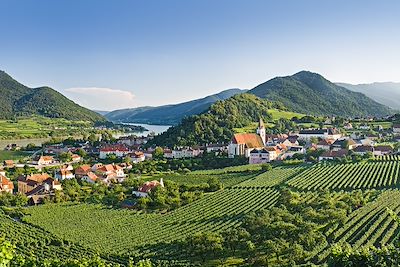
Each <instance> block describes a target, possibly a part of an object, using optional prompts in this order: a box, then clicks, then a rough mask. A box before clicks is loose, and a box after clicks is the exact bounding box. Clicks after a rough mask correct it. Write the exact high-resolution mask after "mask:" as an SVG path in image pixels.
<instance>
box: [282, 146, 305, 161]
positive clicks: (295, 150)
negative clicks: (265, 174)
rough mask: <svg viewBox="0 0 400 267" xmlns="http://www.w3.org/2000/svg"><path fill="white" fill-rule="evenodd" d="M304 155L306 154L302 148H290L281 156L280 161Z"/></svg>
mask: <svg viewBox="0 0 400 267" xmlns="http://www.w3.org/2000/svg"><path fill="white" fill-rule="evenodd" d="M305 153H306V150H305V148H304V147H303V146H291V147H289V148H288V150H286V151H285V153H284V154H283V155H282V159H286V158H291V157H293V156H294V155H295V154H305Z"/></svg>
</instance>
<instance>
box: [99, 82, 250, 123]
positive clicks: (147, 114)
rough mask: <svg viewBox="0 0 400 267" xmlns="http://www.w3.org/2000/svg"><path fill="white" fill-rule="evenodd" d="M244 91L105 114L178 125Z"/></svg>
mask: <svg viewBox="0 0 400 267" xmlns="http://www.w3.org/2000/svg"><path fill="white" fill-rule="evenodd" d="M244 92H246V90H241V89H228V90H225V91H222V92H220V93H218V94H215V95H210V96H207V97H204V98H201V99H196V100H192V101H189V102H184V103H180V104H175V105H165V106H159V107H139V108H131V109H121V110H115V111H112V112H110V113H107V114H106V115H105V116H106V118H108V119H109V120H111V121H115V122H133V123H147V124H161V125H162V124H163V125H176V124H178V123H179V122H180V121H181V120H182V119H183V118H184V117H187V116H191V115H196V114H200V113H202V112H203V111H205V110H207V109H208V108H209V107H210V106H211V105H212V104H213V103H215V102H217V101H219V100H225V99H228V98H230V97H232V96H234V95H237V94H240V93H244Z"/></svg>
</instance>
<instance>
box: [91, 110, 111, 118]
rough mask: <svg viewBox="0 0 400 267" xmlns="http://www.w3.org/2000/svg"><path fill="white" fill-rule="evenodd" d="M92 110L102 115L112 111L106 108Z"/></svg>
mask: <svg viewBox="0 0 400 267" xmlns="http://www.w3.org/2000/svg"><path fill="white" fill-rule="evenodd" d="M92 111H94V112H96V113H98V114H100V115H102V116H104V115H106V114H107V113H110V111H105V110H94V109H93V110H92Z"/></svg>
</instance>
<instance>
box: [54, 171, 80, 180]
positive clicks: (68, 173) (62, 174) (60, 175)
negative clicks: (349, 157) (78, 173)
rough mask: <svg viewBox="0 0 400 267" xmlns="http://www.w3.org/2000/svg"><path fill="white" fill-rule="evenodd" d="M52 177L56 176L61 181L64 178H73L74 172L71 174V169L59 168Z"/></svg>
mask: <svg viewBox="0 0 400 267" xmlns="http://www.w3.org/2000/svg"><path fill="white" fill-rule="evenodd" d="M54 178H56V179H57V180H59V181H63V180H65V179H68V180H70V179H74V178H75V174H73V173H72V171H70V170H68V169H59V170H58V171H56V173H55V174H54Z"/></svg>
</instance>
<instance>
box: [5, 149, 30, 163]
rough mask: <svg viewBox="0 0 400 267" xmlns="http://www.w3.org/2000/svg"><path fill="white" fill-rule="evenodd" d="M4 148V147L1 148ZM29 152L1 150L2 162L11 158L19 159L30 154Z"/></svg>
mask: <svg viewBox="0 0 400 267" xmlns="http://www.w3.org/2000/svg"><path fill="white" fill-rule="evenodd" d="M0 149H2V148H0ZM29 155H30V154H29V153H26V152H23V151H6V150H0V162H2V161H4V160H7V159H11V160H19V159H23V158H25V157H27V156H29Z"/></svg>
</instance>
